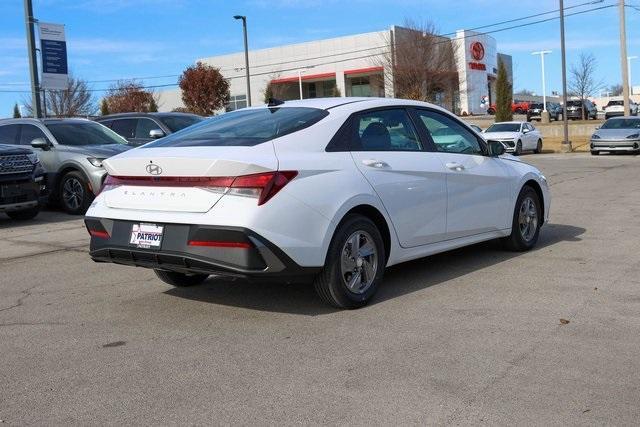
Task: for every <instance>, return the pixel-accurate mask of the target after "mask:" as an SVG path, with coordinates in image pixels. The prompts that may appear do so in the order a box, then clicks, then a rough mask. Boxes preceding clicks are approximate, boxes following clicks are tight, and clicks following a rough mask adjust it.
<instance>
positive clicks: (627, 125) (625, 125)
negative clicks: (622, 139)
mask: <svg viewBox="0 0 640 427" xmlns="http://www.w3.org/2000/svg"><path fill="white" fill-rule="evenodd" d="M600 129H640V119H609V120H607V121H606V122H604V124H603V125H602V127H601V128H600Z"/></svg>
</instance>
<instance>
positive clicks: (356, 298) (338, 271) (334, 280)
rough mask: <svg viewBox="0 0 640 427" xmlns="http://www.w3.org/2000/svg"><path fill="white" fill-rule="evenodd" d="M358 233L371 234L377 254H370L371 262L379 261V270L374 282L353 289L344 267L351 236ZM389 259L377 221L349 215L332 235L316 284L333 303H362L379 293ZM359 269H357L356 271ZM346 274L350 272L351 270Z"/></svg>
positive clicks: (338, 305) (356, 305)
mask: <svg viewBox="0 0 640 427" xmlns="http://www.w3.org/2000/svg"><path fill="white" fill-rule="evenodd" d="M356 233H364V234H367V235H368V236H369V237H370V238H371V240H372V242H371V243H372V244H373V245H374V246H375V250H376V253H375V254H374V258H370V260H371V264H369V265H375V268H376V269H375V273H374V274H373V275H372V276H374V278H373V280H372V281H371V283H370V284H369V285H368V286H367V287H365V288H364V289H363V290H362V292H359V293H356V292H353V291H352V290H351V289H349V287H348V286H347V283H346V278H345V275H344V274H343V268H342V262H343V259H342V257H343V255H344V254H345V251H346V250H347V245H348V240H350V238H351V237H353V236H354V235H355V234H356ZM360 258H361V257H359V259H358V261H360ZM351 260H352V261H353V258H351ZM374 260H375V261H374ZM386 262H387V258H386V254H385V248H384V242H383V240H382V235H381V234H380V231H379V230H378V228H377V227H376V225H375V224H374V223H373V222H372V221H371V220H369V219H368V218H366V217H364V216H362V215H348V216H347V217H346V218H345V219H344V220H343V221H342V223H341V224H340V225H339V226H338V229H337V230H336V232H335V234H334V235H333V239H331V244H330V245H329V251H328V252H327V258H326V261H325V265H324V268H323V269H322V271H321V272H320V273H319V274H318V276H317V277H316V278H315V281H314V287H315V289H316V292H317V294H318V296H319V297H320V298H321V299H322V300H323V301H324V302H326V303H327V304H329V305H332V306H333V307H336V308H343V309H344V308H346V309H354V308H359V307H362V306H364V305H366V304H367V302H369V300H371V298H372V297H373V295H374V294H375V293H376V291H377V289H378V285H379V284H380V282H381V281H382V276H383V275H384V267H385V265H386ZM356 264H357V263H356ZM362 265H363V264H362V263H360V266H359V267H357V268H359V269H360V273H358V274H361V273H362V272H365V268H363V266H362ZM355 271H356V270H355V269H354V272H355ZM346 274H349V273H348V272H347V273H346ZM365 277H366V275H365Z"/></svg>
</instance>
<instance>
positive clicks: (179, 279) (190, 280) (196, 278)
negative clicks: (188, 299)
mask: <svg viewBox="0 0 640 427" xmlns="http://www.w3.org/2000/svg"><path fill="white" fill-rule="evenodd" d="M153 271H154V272H155V273H156V276H158V278H159V279H160V280H162V281H163V282H164V283H166V284H168V285H172V286H177V287H179V288H183V287H187V286H195V285H199V284H200V283H202V282H204V281H205V280H207V277H209V275H208V274H185V273H176V272H175V271H164V270H153Z"/></svg>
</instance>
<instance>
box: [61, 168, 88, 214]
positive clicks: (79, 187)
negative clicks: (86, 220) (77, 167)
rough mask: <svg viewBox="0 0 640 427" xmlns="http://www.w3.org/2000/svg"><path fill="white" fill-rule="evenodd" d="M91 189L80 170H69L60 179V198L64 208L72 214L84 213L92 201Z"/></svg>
mask: <svg viewBox="0 0 640 427" xmlns="http://www.w3.org/2000/svg"><path fill="white" fill-rule="evenodd" d="M91 199H92V197H91V190H89V185H88V184H87V180H86V178H85V177H84V175H82V174H81V173H80V172H76V171H73V172H69V173H67V174H66V175H65V176H63V177H62V181H60V189H59V200H60V203H61V204H62V208H63V209H64V210H65V211H67V212H68V213H70V214H72V215H81V214H84V213H85V212H86V211H87V209H88V208H89V204H90V203H91Z"/></svg>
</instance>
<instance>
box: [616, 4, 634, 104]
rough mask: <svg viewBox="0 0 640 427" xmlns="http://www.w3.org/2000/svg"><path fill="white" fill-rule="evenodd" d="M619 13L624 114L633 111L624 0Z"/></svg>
mask: <svg viewBox="0 0 640 427" xmlns="http://www.w3.org/2000/svg"><path fill="white" fill-rule="evenodd" d="M618 15H619V16H620V64H621V68H622V97H623V99H624V115H625V116H628V115H629V114H630V112H631V109H630V105H629V68H628V65H627V61H628V60H627V29H626V19H625V16H624V0H619V1H618Z"/></svg>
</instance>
